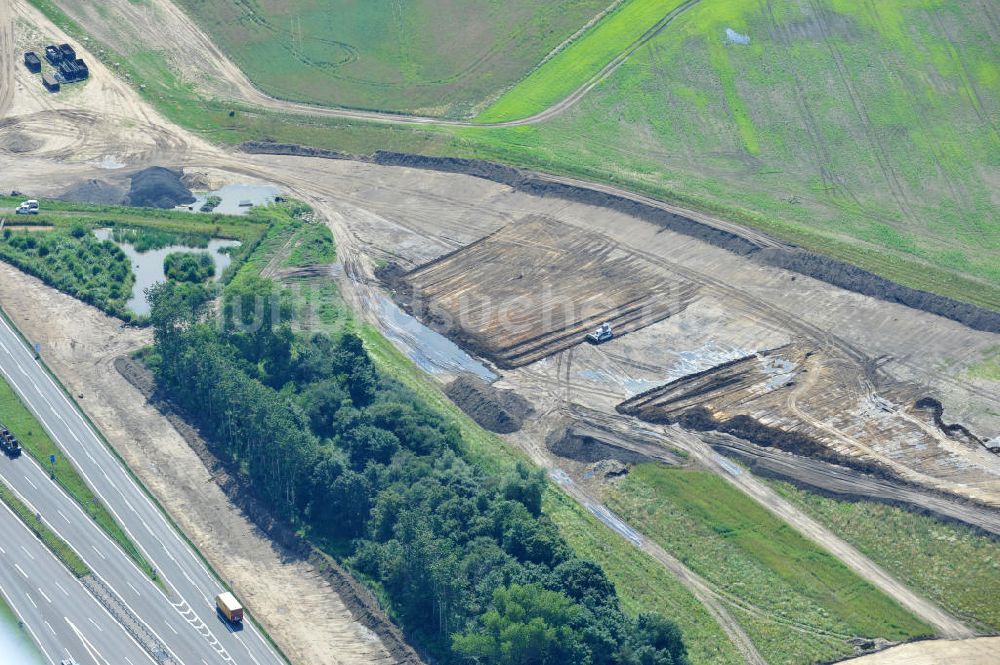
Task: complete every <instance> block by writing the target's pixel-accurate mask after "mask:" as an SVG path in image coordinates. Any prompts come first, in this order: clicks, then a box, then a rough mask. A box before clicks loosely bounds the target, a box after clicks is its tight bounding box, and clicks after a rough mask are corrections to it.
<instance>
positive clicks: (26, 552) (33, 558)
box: [21, 545, 35, 561]
mask: <svg viewBox="0 0 1000 665" xmlns="http://www.w3.org/2000/svg"><path fill="white" fill-rule="evenodd" d="M21 549H22V550H24V553H25V554H27V555H28V558H29V559H31V560H32V561H34V560H35V557H34V555H33V554H32V553H31V552H29V551H28V548H27V547H25V546H24V545H21Z"/></svg>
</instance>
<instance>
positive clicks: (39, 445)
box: [0, 380, 156, 579]
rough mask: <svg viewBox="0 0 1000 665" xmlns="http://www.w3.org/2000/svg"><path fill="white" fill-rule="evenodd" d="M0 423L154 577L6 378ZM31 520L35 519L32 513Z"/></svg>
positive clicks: (0, 394) (1, 382)
mask: <svg viewBox="0 0 1000 665" xmlns="http://www.w3.org/2000/svg"><path fill="white" fill-rule="evenodd" d="M0 422H3V425H4V426H5V427H7V428H8V429H10V431H11V432H12V433H13V434H14V436H16V437H17V439H18V441H20V442H21V447H22V448H23V450H24V451H25V452H27V453H28V454H29V455H31V457H33V458H34V459H35V460H36V461H37V462H38V463H39V464H40V465H41V466H42V467H43V468H45V469H47V470H48V471H49V475H50V477H51V478H52V479H53V480H54V481H55V482H57V483H58V484H59V485H60V486H61V487H62V489H63V490H65V491H66V493H67V494H69V495H70V496H71V497H73V499H74V500H75V501H76V502H77V503H78V504H79V505H80V507H81V508H82V509H83V511H84V512H85V513H87V515H89V516H90V517H91V518H92V519H93V520H94V521H95V522H97V524H98V526H100V527H101V528H102V529H103V530H104V532H105V533H106V534H107V535H108V536H110V538H111V539H112V540H113V541H115V542H116V543H117V544H118V545H119V546H120V547H121V548H122V549H123V550H124V551H125V553H126V554H127V555H128V556H129V558H131V559H132V560H133V561H134V562H135V563H136V565H138V566H139V568H140V569H141V570H142V571H143V572H144V573H145V574H146V575H148V576H149V577H150V578H153V579H156V578H155V576H154V571H153V567H152V566H151V565H150V564H149V562H148V561H146V559H145V558H144V557H143V556H142V554H141V553H140V552H139V549H138V548H137V547H136V546H135V544H134V543H133V542H132V541H131V540H130V539H129V537H128V535H127V534H126V533H125V531H124V530H123V529H122V527H121V526H120V525H119V524H118V522H117V521H115V518H114V517H113V516H112V515H111V513H110V512H109V511H108V509H107V507H105V505H104V504H103V503H102V502H101V501H100V500H98V498H97V497H96V496H95V495H94V493H93V491H92V490H91V489H90V487H89V486H87V484H86V482H84V480H83V478H82V477H81V476H80V474H79V472H78V471H77V470H76V468H75V467H74V466H73V465H72V464H71V463H70V461H69V459H68V458H67V457H66V456H65V455H63V454H62V451H61V450H59V448H58V446H56V444H55V442H53V441H52V439H51V438H50V437H49V435H48V434H47V433H46V432H45V430H44V429H43V428H42V426H41V424H40V423H39V422H38V420H37V419H36V418H35V417H34V416H33V415H32V414H31V412H30V411H28V409H27V408H26V407H25V406H24V404H23V403H22V402H21V399H20V398H19V397H18V396H17V394H16V393H15V392H14V390H13V389H12V388H11V386H10V384H9V383H7V381H6V380H0ZM52 456H55V463H54V464H53V463H51V459H52ZM14 463H17V462H14ZM15 500H16V499H15ZM8 505H9V504H8ZM15 512H16V511H15ZM19 514H20V513H19ZM32 519H34V517H33V516H32ZM60 542H61V541H60ZM74 556H75V555H74ZM60 558H61V557H60ZM67 565H68V564H67ZM71 569H72V568H71Z"/></svg>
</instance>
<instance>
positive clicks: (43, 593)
mask: <svg viewBox="0 0 1000 665" xmlns="http://www.w3.org/2000/svg"><path fill="white" fill-rule="evenodd" d="M38 593H40V594H42V598H44V599H45V602H47V603H51V602H52V599H51V598H49V597H48V596H46V595H45V592H44V591H42V587H38Z"/></svg>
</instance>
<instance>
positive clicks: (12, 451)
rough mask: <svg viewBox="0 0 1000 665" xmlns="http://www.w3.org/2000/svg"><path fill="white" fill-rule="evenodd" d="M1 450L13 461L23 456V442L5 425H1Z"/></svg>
mask: <svg viewBox="0 0 1000 665" xmlns="http://www.w3.org/2000/svg"><path fill="white" fill-rule="evenodd" d="M0 450H2V451H3V452H4V454H5V455H7V457H10V458H12V459H13V458H15V457H20V456H21V442H20V441H18V440H17V437H16V436H14V435H13V434H11V431H10V430H9V429H7V428H6V427H4V426H3V425H0Z"/></svg>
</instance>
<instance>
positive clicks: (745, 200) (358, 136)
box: [32, 0, 1000, 309]
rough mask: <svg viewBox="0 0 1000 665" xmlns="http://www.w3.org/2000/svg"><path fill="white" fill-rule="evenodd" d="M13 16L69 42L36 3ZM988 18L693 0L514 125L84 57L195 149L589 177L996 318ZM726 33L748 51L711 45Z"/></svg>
mask: <svg viewBox="0 0 1000 665" xmlns="http://www.w3.org/2000/svg"><path fill="white" fill-rule="evenodd" d="M32 3H33V4H35V5H36V6H37V7H39V8H40V9H42V10H43V11H45V12H46V13H47V14H48V15H49V16H50V17H51V18H53V20H55V22H56V23H57V24H59V25H60V26H61V27H63V28H64V29H65V30H67V31H68V32H70V33H71V34H74V35H77V36H80V37H82V36H84V34H85V32H84V30H83V29H82V28H81V27H80V26H78V25H76V24H75V23H74V22H73V21H71V20H69V19H68V18H67V17H66V16H65V14H64V13H63V12H62V11H61V10H59V8H58V7H57V6H56V5H54V4H53V2H52V0H32ZM995 25H1000V10H998V9H997V8H996V6H995V4H992V3H990V2H984V1H980V2H975V3H963V2H958V1H957V0H919V1H914V2H904V1H903V0H887V1H886V2H882V3H877V4H870V3H869V4H858V3H852V2H845V1H843V0H810V1H809V2H806V3H792V2H789V1H788V0H775V1H773V2H770V3H766V4H759V3H743V2H736V1H735V0H702V2H700V3H699V4H697V5H696V6H694V7H693V8H692V9H690V10H688V11H687V12H686V13H684V14H683V15H682V16H680V17H679V18H677V19H676V20H675V21H674V22H672V23H671V24H670V25H669V26H668V27H667V28H666V29H665V30H664V31H663V32H661V33H660V34H659V35H657V36H656V37H655V38H654V39H652V40H651V41H650V42H649V43H648V44H647V45H646V46H644V47H643V48H641V49H640V50H639V51H637V52H636V53H635V54H633V55H632V57H630V58H629V59H628V60H627V61H626V62H625V63H624V64H623V65H622V67H620V68H619V69H618V70H617V71H616V72H615V73H614V74H613V75H612V76H611V77H610V78H609V79H607V80H606V81H604V82H603V83H602V84H601V85H599V86H598V87H596V88H595V89H594V90H592V91H591V92H590V93H588V95H587V96H585V97H584V98H583V99H582V100H581V101H580V103H579V104H578V105H576V106H574V107H573V108H572V109H571V110H569V111H567V112H566V113H564V114H562V115H560V116H558V117H556V118H553V119H551V120H549V121H547V122H545V123H542V124H539V125H532V126H527V127H514V128H483V127H465V128H450V127H432V126H420V127H411V126H396V125H380V124H374V123H364V122H359V121H356V120H345V119H336V118H306V117H303V116H294V115H288V114H282V113H272V112H262V111H260V110H258V109H252V108H248V107H243V106H240V105H233V104H231V103H222V102H219V101H217V100H206V99H201V98H198V97H197V96H196V95H195V94H194V93H193V92H192V90H191V88H190V86H188V85H186V84H184V83H182V82H181V79H180V78H179V77H178V75H177V73H176V72H172V71H171V70H170V68H169V65H168V63H167V62H166V61H165V60H164V59H163V58H162V56H158V55H157V54H155V53H150V54H147V55H148V57H144V58H132V59H126V58H119V57H117V56H116V55H115V52H114V50H113V49H110V48H108V47H107V45H104V48H105V51H104V55H103V56H102V57H103V59H104V60H105V61H106V62H108V63H110V64H111V66H112V67H113V68H114V69H115V70H116V71H119V72H121V73H122V74H123V75H124V74H127V75H128V76H129V77H130V78H131V79H132V80H135V81H142V82H144V83H145V84H146V88H145V89H144V90H143V91H142V94H143V95H144V96H145V97H146V99H147V100H149V101H150V102H151V103H152V104H154V105H155V106H157V107H158V108H159V109H160V110H161V111H163V112H164V113H165V114H166V115H167V116H168V117H170V118H171V119H172V120H174V121H176V122H178V123H180V124H182V125H184V126H186V127H189V128H190V129H192V130H194V131H196V132H198V133H199V134H201V135H202V136H204V137H206V138H208V139H210V140H215V141H218V142H222V143H239V142H240V141H244V140H248V139H261V138H265V137H266V138H271V139H274V140H277V141H288V142H295V143H303V144H309V145H315V146H318V147H324V148H335V149H340V150H345V151H348V152H354V153H369V152H372V151H374V150H378V149H386V150H398V151H407V152H414V153H420V154H434V155H456V156H463V157H481V158H485V159H493V160H498V161H502V162H506V163H512V164H517V165H521V166H527V167H531V168H537V169H541V170H546V171H550V172H555V173H563V174H568V175H574V176H579V177H583V178H586V179H593V180H599V181H607V182H611V183H614V184H618V185H621V186H623V187H626V188H629V189H633V190H635V191H639V192H642V193H645V194H649V195H652V196H655V197H660V198H663V199H666V200H670V201H674V202H678V203H680V204H683V205H687V206H690V207H694V208H697V209H702V210H706V211H709V212H714V213H717V214H719V215H721V216H724V217H727V218H730V219H732V220H734V221H738V222H741V223H744V224H747V225H748V226H752V227H755V228H758V229H761V230H764V231H766V232H768V233H771V234H773V235H775V236H777V237H780V238H783V239H786V240H788V241H791V242H793V243H797V244H799V245H801V246H804V247H807V248H810V249H814V250H817V251H820V252H823V253H827V254H830V255H832V256H836V257H838V258H842V259H845V260H847V261H850V262H852V263H855V264H857V265H860V266H861V267H863V268H866V269H868V270H871V271H873V272H876V273H878V274H881V275H884V276H886V277H889V278H890V279H894V280H896V281H898V282H900V283H902V284H906V285H908V286H912V287H915V288H919V289H924V290H928V291H933V292H937V293H941V294H944V295H947V296H950V297H953V298H957V299H959V300H965V301H967V302H972V303H976V304H979V305H981V306H984V307H989V308H993V309H1000V268H998V267H997V263H996V261H995V260H993V259H994V257H995V255H996V253H997V251H998V249H1000V196H998V195H997V193H996V192H997V191H1000V190H998V185H1000V166H998V164H1000V138H998V134H997V126H998V125H1000V123H998V121H997V120H996V118H997V117H1000V61H998V59H997V58H996V57H994V56H995V53H996V49H997V36H996V35H997V31H996V30H995V29H994V28H993V27H992V26H995ZM727 27H729V28H732V29H734V30H736V31H738V32H740V33H743V34H745V35H747V36H749V38H750V44H749V45H748V46H739V45H727V44H726V43H725V41H724V31H725V29H726V28H727ZM553 61H554V60H553ZM541 69H545V68H544V67H543V68H541ZM541 69H540V70H539V71H541ZM390 97H391V95H390V94H389V93H386V96H385V98H384V100H385V102H384V103H383V104H381V105H380V107H381V108H392V105H391V104H390V103H389V100H390ZM230 113H232V115H230Z"/></svg>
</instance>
